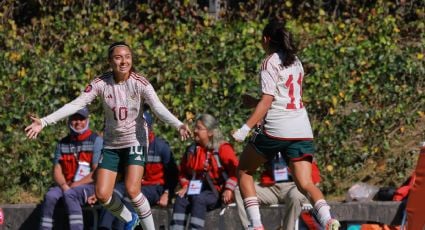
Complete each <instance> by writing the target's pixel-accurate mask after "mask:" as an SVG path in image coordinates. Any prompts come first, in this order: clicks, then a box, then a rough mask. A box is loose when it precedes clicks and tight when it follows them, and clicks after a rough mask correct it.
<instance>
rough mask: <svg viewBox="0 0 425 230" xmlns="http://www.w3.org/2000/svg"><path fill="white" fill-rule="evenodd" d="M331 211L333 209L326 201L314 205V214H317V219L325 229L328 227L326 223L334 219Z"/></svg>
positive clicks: (319, 201)
mask: <svg viewBox="0 0 425 230" xmlns="http://www.w3.org/2000/svg"><path fill="white" fill-rule="evenodd" d="M330 209H331V207H329V205H328V203H326V201H325V200H323V199H322V200H318V201H317V202H316V203H315V204H314V212H315V213H316V217H317V219H318V220H319V222H320V224H321V225H322V226H323V227H326V223H328V221H329V220H330V219H332V217H331V212H330Z"/></svg>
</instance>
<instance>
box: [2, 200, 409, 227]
mask: <svg viewBox="0 0 425 230" xmlns="http://www.w3.org/2000/svg"><path fill="white" fill-rule="evenodd" d="M329 205H330V206H331V210H332V213H333V214H334V216H335V217H336V218H337V219H338V220H340V221H341V222H342V223H343V225H344V223H348V222H374V223H382V224H388V225H400V223H401V219H402V213H403V210H404V207H403V205H402V203H401V202H396V201H368V202H346V203H345V202H329ZM0 207H1V208H2V209H3V212H4V224H3V225H0V230H15V229H22V230H27V229H37V228H38V226H39V220H40V212H41V207H40V205H39V204H3V205H0ZM99 210H100V206H95V207H84V209H83V211H84V213H83V215H84V225H85V229H96V223H97V219H98V213H99ZM283 212H284V205H277V206H262V207H261V217H262V220H263V223H264V224H265V227H266V229H277V228H278V227H279V226H280V222H281V219H282V218H281V216H282V213H283ZM152 214H153V217H154V221H155V225H156V227H157V229H168V224H169V222H170V218H171V214H172V208H158V207H154V208H152ZM55 220H56V222H55V224H56V225H57V226H59V227H56V228H55V229H64V230H66V229H68V225H67V223H68V222H67V218H66V215H65V210H64V209H63V207H57V210H56V212H55ZM205 229H206V230H222V229H226V230H227V229H228V230H233V229H235V230H236V229H237V230H240V229H241V222H240V220H239V216H238V213H237V208H236V207H235V206H231V207H227V208H225V209H224V210H223V209H215V210H213V211H210V212H208V214H207V217H206V223H205Z"/></svg>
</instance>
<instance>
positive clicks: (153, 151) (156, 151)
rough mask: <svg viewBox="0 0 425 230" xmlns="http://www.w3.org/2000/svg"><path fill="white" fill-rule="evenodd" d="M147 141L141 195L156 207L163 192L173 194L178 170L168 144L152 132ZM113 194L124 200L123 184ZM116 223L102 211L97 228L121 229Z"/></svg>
mask: <svg viewBox="0 0 425 230" xmlns="http://www.w3.org/2000/svg"><path fill="white" fill-rule="evenodd" d="M148 124H149V121H148ZM149 140H150V141H149V150H148V155H147V161H146V165H145V173H144V174H143V180H142V193H143V194H144V195H145V197H146V199H147V200H148V201H149V204H150V205H156V204H157V202H158V201H159V199H160V197H161V195H162V194H163V193H164V191H166V190H167V192H168V193H169V194H174V188H175V186H176V184H177V176H178V169H177V165H176V163H175V161H174V158H173V156H172V152H171V149H170V146H169V144H168V143H167V142H166V141H165V140H164V139H162V138H159V137H156V136H155V135H154V134H153V133H152V132H150V133H149ZM114 193H116V194H117V195H118V196H119V197H120V198H121V199H125V198H124V195H125V187H124V184H123V183H118V184H117V185H116V186H115V189H114ZM125 200H127V199H125ZM126 202H127V203H126V205H127V207H129V209H130V210H132V211H134V210H133V209H132V208H131V207H130V205H128V200H127V201H126ZM117 221H118V220H117V219H116V218H114V216H112V214H111V213H110V212H108V211H106V210H102V212H101V214H100V223H99V227H100V228H101V229H111V226H113V229H122V226H123V225H124V223H123V222H117Z"/></svg>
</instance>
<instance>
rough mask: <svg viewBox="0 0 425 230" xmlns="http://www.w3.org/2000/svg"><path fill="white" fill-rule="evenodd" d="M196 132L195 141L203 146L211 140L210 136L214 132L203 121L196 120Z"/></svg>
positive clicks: (194, 131)
mask: <svg viewBox="0 0 425 230" xmlns="http://www.w3.org/2000/svg"><path fill="white" fill-rule="evenodd" d="M193 133H194V134H195V141H196V143H198V144H199V145H201V146H202V147H206V146H207V145H208V143H209V142H210V138H211V137H212V136H213V134H212V132H211V131H209V130H208V129H207V127H206V126H205V125H204V123H202V121H200V120H198V121H196V125H195V129H194V130H193Z"/></svg>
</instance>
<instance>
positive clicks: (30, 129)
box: [25, 116, 43, 139]
mask: <svg viewBox="0 0 425 230" xmlns="http://www.w3.org/2000/svg"><path fill="white" fill-rule="evenodd" d="M31 120H32V123H31V125H29V126H27V127H26V128H25V132H26V135H27V137H28V138H29V139H35V138H37V136H38V134H39V133H40V132H41V130H42V129H43V126H42V124H41V120H40V118H38V117H33V116H31Z"/></svg>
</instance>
